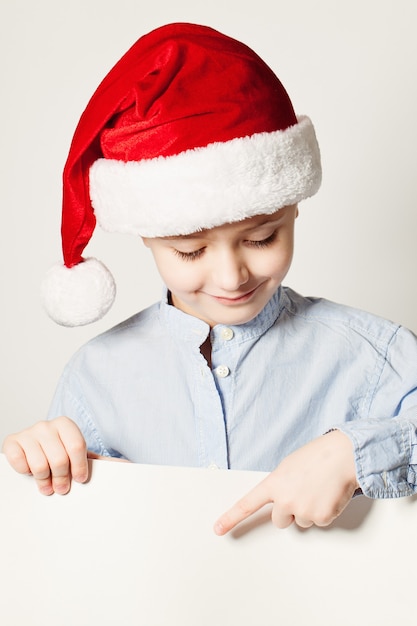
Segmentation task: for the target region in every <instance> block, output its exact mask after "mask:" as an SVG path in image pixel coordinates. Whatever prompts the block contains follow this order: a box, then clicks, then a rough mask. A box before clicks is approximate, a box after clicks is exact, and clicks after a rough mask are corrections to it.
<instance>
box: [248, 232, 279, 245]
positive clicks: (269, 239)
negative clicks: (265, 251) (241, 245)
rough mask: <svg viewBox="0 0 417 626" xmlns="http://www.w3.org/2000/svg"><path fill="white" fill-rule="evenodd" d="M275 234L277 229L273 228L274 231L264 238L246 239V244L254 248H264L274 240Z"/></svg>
mask: <svg viewBox="0 0 417 626" xmlns="http://www.w3.org/2000/svg"><path fill="white" fill-rule="evenodd" d="M277 234H278V229H277V230H274V232H273V233H271V235H269V236H268V237H266V238H265V239H260V240H259V241H256V240H251V239H249V240H248V241H247V244H248V245H250V246H253V247H255V248H266V246H269V245H270V244H271V243H273V242H274V241H275V239H276V238H277Z"/></svg>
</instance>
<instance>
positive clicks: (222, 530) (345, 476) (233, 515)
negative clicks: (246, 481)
mask: <svg viewBox="0 0 417 626" xmlns="http://www.w3.org/2000/svg"><path fill="white" fill-rule="evenodd" d="M357 487H358V483H357V480H356V472H355V463H354V458H353V448H352V443H351V441H350V439H349V438H348V436H347V435H345V434H344V433H342V432H340V431H337V430H335V431H332V432H329V433H327V434H326V435H324V436H321V437H319V438H318V439H314V440H313V441H311V442H310V443H308V444H307V445H305V446H303V447H302V448H300V449H299V450H296V451H295V452H293V453H292V454H290V455H289V456H288V457H286V458H285V459H284V460H283V461H282V463H280V465H279V466H278V467H277V469H276V470H274V471H273V472H272V473H271V474H269V475H268V476H267V477H266V478H265V479H264V480H263V481H262V482H261V483H259V485H257V486H256V487H255V488H254V489H252V491H250V492H249V493H248V494H247V495H246V496H245V497H244V498H242V499H241V500H239V502H237V503H236V504H235V505H234V506H233V507H232V508H231V509H229V511H227V512H226V513H224V514H223V515H222V516H221V517H220V518H219V519H218V520H217V522H216V524H215V526H214V531H215V533H216V534H217V535H224V534H226V533H227V532H229V530H231V529H232V528H234V527H235V526H236V524H238V523H239V522H241V521H243V520H244V519H246V518H247V517H249V516H250V515H252V513H255V511H258V510H259V509H260V508H261V507H263V506H264V505H265V504H268V503H273V508H272V521H273V523H274V524H275V526H277V527H278V528H286V527H287V526H289V525H290V524H292V523H293V522H295V523H296V524H297V525H298V526H300V527H301V528H308V527H309V526H312V525H313V524H315V525H316V526H328V525H329V524H330V523H331V522H332V521H333V520H334V519H335V518H336V517H338V515H340V513H341V512H342V511H343V509H344V508H345V507H346V506H347V504H348V503H349V502H350V500H351V498H352V496H353V494H354V492H355V490H356V489H357Z"/></svg>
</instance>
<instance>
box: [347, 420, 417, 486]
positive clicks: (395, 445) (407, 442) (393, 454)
mask: <svg viewBox="0 0 417 626" xmlns="http://www.w3.org/2000/svg"><path fill="white" fill-rule="evenodd" d="M409 413H412V415H413V416H414V421H415V422H417V409H413V410H412V412H410V411H408V412H407V414H409ZM407 417H408V415H407ZM336 428H337V429H338V430H340V431H341V432H344V433H345V434H346V435H347V436H348V437H349V438H350V440H351V441H352V444H353V448H354V455H355V464H356V477H357V480H358V483H359V485H360V487H361V489H362V492H363V493H364V495H366V496H368V497H369V498H398V497H401V496H410V495H412V494H414V493H416V492H417V484H416V482H417V480H416V473H417V465H416V463H417V445H416V444H417V441H416V424H413V423H412V422H410V420H409V419H407V418H406V417H405V416H404V417H395V418H391V419H368V420H358V421H353V422H348V423H345V424H341V425H338V426H336Z"/></svg>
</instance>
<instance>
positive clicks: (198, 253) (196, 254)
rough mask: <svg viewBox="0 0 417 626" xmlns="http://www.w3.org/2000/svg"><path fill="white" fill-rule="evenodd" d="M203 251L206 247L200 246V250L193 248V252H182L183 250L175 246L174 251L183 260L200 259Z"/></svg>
mask: <svg viewBox="0 0 417 626" xmlns="http://www.w3.org/2000/svg"><path fill="white" fill-rule="evenodd" d="M203 252H204V248H199V249H198V250H193V251H192V252H181V250H177V249H176V248H174V253H175V254H176V255H177V256H179V257H180V259H182V260H183V261H194V260H195V259H198V258H199V257H200V256H201V255H202V254H203Z"/></svg>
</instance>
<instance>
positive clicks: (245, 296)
mask: <svg viewBox="0 0 417 626" xmlns="http://www.w3.org/2000/svg"><path fill="white" fill-rule="evenodd" d="M258 287H259V285H258V286H257V287H255V288H254V289H251V290H250V291H247V292H246V293H244V294H242V295H239V296H234V297H233V298H230V297H226V296H212V298H214V299H215V300H216V301H217V302H220V303H221V304H232V305H233V304H241V303H242V302H247V301H248V300H250V299H251V297H252V296H253V295H254V293H255V292H256V291H257V289H258Z"/></svg>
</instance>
